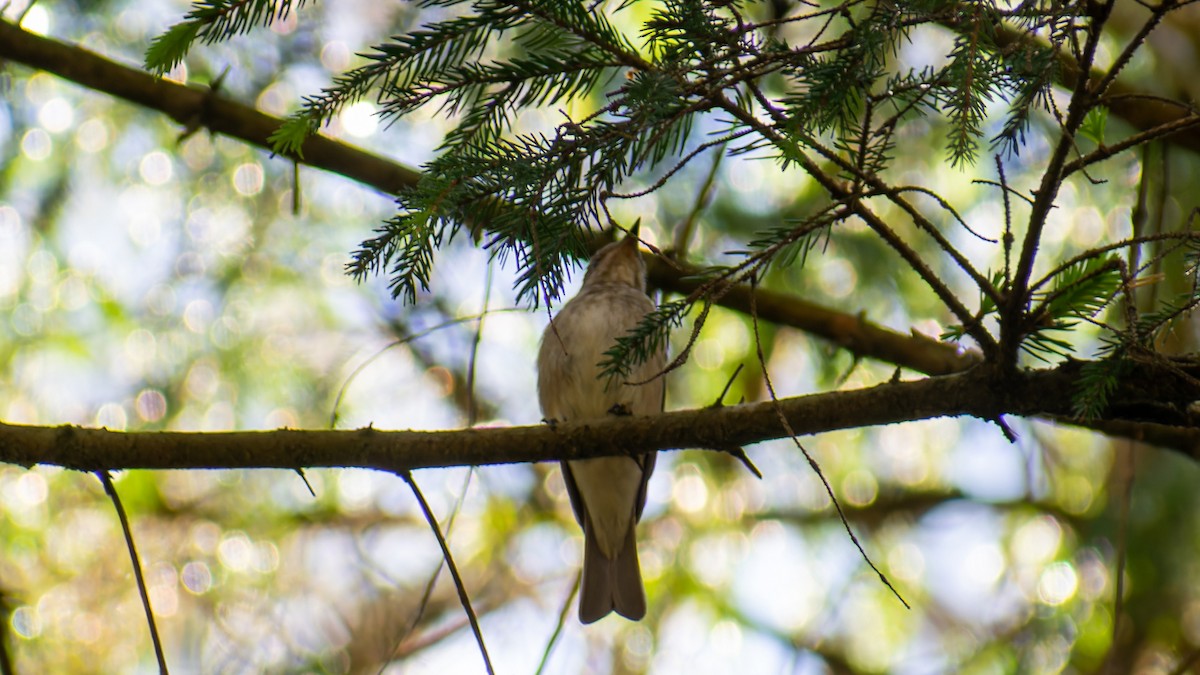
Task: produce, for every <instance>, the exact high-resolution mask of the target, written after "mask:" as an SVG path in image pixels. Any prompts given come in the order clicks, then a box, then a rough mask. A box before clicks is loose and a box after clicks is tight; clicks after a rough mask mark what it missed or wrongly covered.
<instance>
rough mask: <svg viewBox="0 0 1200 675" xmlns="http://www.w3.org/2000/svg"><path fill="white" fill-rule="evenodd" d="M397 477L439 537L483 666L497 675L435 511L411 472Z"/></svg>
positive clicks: (491, 673)
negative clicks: (401, 480) (409, 491)
mask: <svg viewBox="0 0 1200 675" xmlns="http://www.w3.org/2000/svg"><path fill="white" fill-rule="evenodd" d="M397 475H399V476H400V477H401V478H403V479H404V482H405V483H408V486H409V487H410V488H412V491H413V496H415V497H416V498H417V503H419V504H420V505H421V513H423V514H425V522H427V523H429V529H431V530H433V536H435V537H437V542H438V546H440V547H441V549H442V558H443V559H444V560H445V561H446V567H448V568H450V576H451V577H453V578H454V588H455V589H457V590H458V599H459V602H461V603H462V606H463V611H465V612H466V613H467V619H468V620H470V622H471V632H473V633H474V634H475V642H476V644H478V645H479V653H480V655H481V656H483V665H484V666H485V667H486V668H487V672H488V675H495V673H496V670H495V668H493V667H492V659H491V657H490V656H488V651H487V645H485V644H484V643H483V631H482V630H480V628H479V617H478V616H476V615H475V609H474V608H473V607H471V598H470V597H469V596H468V595H467V587H466V585H465V584H464V583H463V580H462V576H461V575H460V574H459V573H458V565H456V564H455V563H454V556H453V555H451V553H450V546H449V545H448V544H447V543H446V538H445V537H444V536H442V528H441V527H440V526H439V525H438V522H437V518H436V517H435V516H434V515H433V509H431V508H429V502H427V501H425V495H424V494H422V493H421V488H420V487H418V486H417V481H416V480H415V479H413V475H412V472H411V471H403V472H400V473H399V474H397Z"/></svg>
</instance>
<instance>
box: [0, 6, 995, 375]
mask: <svg viewBox="0 0 1200 675" xmlns="http://www.w3.org/2000/svg"><path fill="white" fill-rule="evenodd" d="M0 58H4V59H9V60H12V61H15V62H17V63H22V64H24V65H26V66H29V67H31V68H36V69H40V70H44V71H46V72H49V73H54V74H55V75H58V76H59V77H62V78H65V79H68V80H71V81H72V82H75V83H77V84H80V85H82V86H84V87H87V88H89V89H93V90H95V91H99V92H103V93H106V94H110V95H112V96H116V97H119V98H122V99H125V100H127V101H130V102H132V103H136V104H138V105H140V106H143V107H145V108H149V109H151V110H157V111H159V112H162V113H165V114H166V115H168V116H169V117H171V118H172V119H173V120H175V121H176V122H178V123H180V124H182V125H185V126H187V125H195V124H196V123H197V122H199V124H201V125H203V126H205V127H206V128H208V129H210V130H211V131H213V132H215V133H219V134H224V135H227V136H230V137H232V138H237V139H239V140H241V141H244V142H246V143H249V144H251V145H256V146H258V147H260V148H264V149H267V150H270V149H271V144H270V142H269V141H268V140H267V139H268V137H269V136H270V135H271V134H272V133H273V132H274V131H275V130H276V129H277V128H279V125H281V124H282V123H283V120H281V119H279V118H277V117H272V116H270V115H266V114H264V113H261V112H259V111H257V110H254V109H253V108H250V107H247V106H244V105H241V104H239V103H235V102H233V101H231V100H229V99H226V98H223V97H221V96H217V95H215V94H213V93H212V92H209V91H206V90H203V89H200V88H198V87H193V86H187V85H182V84H178V83H175V82H171V81H169V80H163V79H159V78H156V77H154V76H152V75H150V74H148V73H145V72H143V71H141V70H138V69H136V68H131V67H129V66H124V65H121V64H119V63H115V62H113V61H110V60H108V59H106V58H104V57H102V56H99V55H97V54H94V53H92V52H89V51H87V50H85V49H83V48H81V47H78V46H75V45H70V44H65V43H62V42H58V41H56V40H52V39H49V38H45V37H41V36H39V35H34V34H33V33H29V32H26V31H24V30H21V29H20V28H18V27H17V26H15V25H13V24H11V23H8V22H6V21H0ZM302 151H303V153H304V158H303V159H299V158H296V157H292V158H291V159H293V160H295V161H299V162H303V163H305V164H308V165H309V166H312V167H315V168H319V169H324V170H326V171H330V172H333V173H337V174H339V175H342V176H345V177H347V178H350V179H351V180H354V181H357V182H359V183H362V184H364V185H369V186H371V187H374V188H376V189H378V190H380V191H382V192H386V193H389V194H394V193H396V192H399V191H400V190H402V189H404V188H406V187H411V186H413V185H415V184H416V182H417V180H419V179H420V173H419V172H417V171H415V170H413V169H410V168H408V167H405V166H402V165H400V164H397V163H395V162H392V161H390V160H387V159H384V158H382V157H379V156H378V155H373V154H371V153H369V152H366V151H364V150H361V149H359V148H355V147H353V146H350V145H347V144H345V143H341V142H339V141H335V140H333V139H330V138H327V137H324V136H316V135H314V136H311V137H309V139H308V140H307V141H306V142H305V144H304V146H303V148H302ZM648 262H650V263H651V267H650V273H651V283H653V284H654V285H656V286H658V287H660V288H663V289H665V290H668V291H671V292H674V293H680V294H683V295H687V294H689V293H691V292H692V291H694V290H695V289H696V286H697V284H696V282H695V281H694V280H692V279H688V278H687V277H688V276H689V275H690V274H691V273H692V272H691V271H688V270H680V269H675V268H672V267H671V266H668V265H666V264H664V263H663V262H662V261H659V260H656V259H653V258H648ZM758 293H759V308H758V309H759V316H760V318H762V319H764V320H766V321H770V322H772V323H776V324H781V325H787V326H792V327H795V328H799V329H801V330H804V331H808V332H811V333H813V334H814V335H817V336H819V337H822V338H825V339H827V340H830V341H831V342H833V343H835V344H837V345H838V346H841V347H844V348H846V349H848V350H850V351H852V352H854V353H855V354H857V355H859V356H866V357H871V358H876V359H881V360H883V361H887V362H889V363H894V364H896V365H899V366H903V367H905V368H910V369H912V370H916V371H918V372H922V373H926V374H929V375H942V374H946V373H951V372H957V371H959V370H963V369H965V368H967V367H969V366H970V365H971V364H972V363H975V362H976V361H977V358H976V357H975V356H974V355H963V354H960V353H959V352H958V350H957V349H956V348H955V347H954V346H953V345H947V344H942V343H939V342H937V341H936V340H933V339H930V338H927V337H924V336H916V335H914V336H909V335H905V334H903V333H899V332H895V331H891V330H888V329H886V328H882V327H880V326H877V325H875V324H872V323H870V322H868V321H866V320H864V319H863V318H862V317H860V316H855V315H853V314H847V313H845V312H838V311H835V310H832V309H828V308H825V307H821V306H819V305H816V304H814V303H810V302H806V301H803V300H800V299H798V298H793V297H790V296H787V295H785V294H783V293H772V292H770V291H764V290H759V291H758ZM749 294H750V289H749V287H748V286H744V285H742V286H735V287H733V288H732V289H731V290H730V291H729V292H728V293H726V295H725V296H724V297H723V298H721V299H720V301H719V303H718V304H721V305H723V306H725V307H728V308H730V309H733V310H735V311H739V312H742V313H748V312H749V306H750V305H749V297H750V295H749Z"/></svg>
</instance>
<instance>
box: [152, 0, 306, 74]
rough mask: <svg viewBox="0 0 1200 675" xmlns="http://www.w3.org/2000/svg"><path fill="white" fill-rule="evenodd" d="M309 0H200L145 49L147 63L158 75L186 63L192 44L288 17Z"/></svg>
mask: <svg viewBox="0 0 1200 675" xmlns="http://www.w3.org/2000/svg"><path fill="white" fill-rule="evenodd" d="M305 2H306V0H200V1H198V2H196V3H194V4H193V5H192V9H191V11H189V12H188V13H187V16H185V17H184V19H183V21H181V22H180V23H177V24H175V25H174V26H171V27H170V28H169V29H167V32H165V33H163V34H162V35H160V36H158V37H157V38H155V39H154V40H153V41H152V42H151V43H150V47H149V48H148V49H147V50H146V57H145V65H146V68H147V69H148V70H151V71H153V72H154V73H157V74H159V75H162V74H163V73H166V72H167V71H169V70H171V69H172V68H174V67H175V66H177V65H179V64H180V63H182V62H183V59H184V58H185V57H186V56H187V53H188V50H189V49H191V47H192V44H193V43H194V42H195V41H196V40H197V39H199V40H200V41H201V42H203V43H204V44H213V43H215V42H220V41H222V40H227V39H229V38H230V37H233V36H235V35H241V34H244V33H248V32H250V31H251V30H253V29H254V28H257V27H259V26H267V25H270V24H271V23H272V22H273V21H278V20H281V19H285V18H287V15H288V14H289V13H290V12H291V11H292V7H293V6H295V7H296V8H297V9H299V8H300V7H303V6H304V3H305Z"/></svg>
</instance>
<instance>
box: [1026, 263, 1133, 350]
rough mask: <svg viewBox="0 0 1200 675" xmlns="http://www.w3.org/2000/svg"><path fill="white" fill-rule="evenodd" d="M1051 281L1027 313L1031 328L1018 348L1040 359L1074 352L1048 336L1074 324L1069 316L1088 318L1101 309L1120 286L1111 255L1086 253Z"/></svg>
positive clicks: (1118, 264)
mask: <svg viewBox="0 0 1200 675" xmlns="http://www.w3.org/2000/svg"><path fill="white" fill-rule="evenodd" d="M1051 280H1053V282H1054V286H1053V289H1052V290H1051V291H1049V292H1048V293H1044V294H1035V296H1036V295H1040V296H1041V298H1040V302H1039V303H1038V305H1037V306H1036V307H1035V309H1034V310H1033V311H1031V312H1030V317H1031V320H1032V321H1033V322H1034V326H1033V328H1032V329H1031V330H1030V333H1029V335H1028V336H1027V337H1026V339H1025V341H1024V342H1022V343H1021V348H1022V349H1024V350H1025V352H1026V353H1028V354H1029V355H1030V356H1033V357H1034V358H1037V359H1039V360H1042V361H1048V360H1049V359H1048V358H1047V357H1050V356H1059V357H1064V356H1067V355H1069V354H1070V353H1071V352H1073V351H1074V347H1072V346H1071V344H1070V343H1069V342H1066V341H1065V340H1061V339H1059V338H1056V337H1053V336H1051V335H1050V332H1051V331H1053V332H1058V333H1061V332H1063V331H1068V330H1070V329H1072V328H1074V327H1075V325H1076V324H1077V323H1078V321H1074V320H1072V319H1078V318H1091V317H1093V316H1095V315H1096V314H1097V313H1099V312H1100V310H1102V309H1104V308H1105V307H1106V306H1108V304H1109V303H1110V302H1112V300H1113V298H1114V297H1115V296H1116V293H1117V291H1118V289H1120V287H1121V263H1120V260H1119V259H1118V258H1116V257H1115V256H1105V257H1102V256H1089V257H1086V258H1084V259H1082V260H1079V261H1077V262H1074V263H1072V264H1070V265H1067V266H1065V267H1063V268H1061V269H1060V270H1058V271H1057V272H1056V273H1055V274H1052V275H1051V276H1050V277H1048V278H1047V280H1046V281H1051Z"/></svg>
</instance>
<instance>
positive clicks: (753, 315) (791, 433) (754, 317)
mask: <svg viewBox="0 0 1200 675" xmlns="http://www.w3.org/2000/svg"><path fill="white" fill-rule="evenodd" d="M757 281H758V280H757V278H756V277H753V276H752V277H750V288H751V290H752V291H753V289H754V287H755V286H756V285H757ZM756 309H757V308H756V307H755V305H754V295H753V293H752V294H751V296H750V321H751V323H752V325H753V326H754V349H755V352H756V354H757V355H758V363H759V365H761V366H762V371H763V379H764V380H765V382H766V385H767V392H768V393H770V395H771V402H772V403H773V404H774V405H775V413H776V415H777V416H778V417H779V422H780V423H781V424H782V425H783V428H784V430H785V431H787V433H788V438H790V439H792V443H794V444H795V445H796V447H797V448H799V449H800V452H801V454H803V455H804V459H806V460H808V465H809V466H811V467H812V470H813V471H814V472H815V473H816V474H817V478H819V479H820V480H821V484H822V485H824V486H825V492H826V493H827V494H828V495H829V500H830V501H831V502H833V507H834V508H835V509H837V514H838V518H841V520H842V527H844V528H846V534H848V535H850V541H852V542H854V546H855V548H857V549H858V553H859V554H860V555H861V556H862V559H863V560H864V561H865V562H866V563H867V565H868V566H870V568H871V569H872V570H874V571H875V574H877V575H879V580H880V581H881V582H883V585H884V586H887V587H888V590H890V591H891V592H892V594H893V595H895V596H896V599H897V600H899V601H900V604H902V605H904V609H912V607H910V606H909V604H908V603H907V602H906V601H905V600H904V597H903V596H901V595H900V591H897V590H896V587H895V586H893V585H892V582H890V581H888V578H887V576H885V575H884V573H883V572H882V571H880V569H879V568H878V567H876V566H875V563H874V562H872V561H871V558H870V556H868V555H867V552H866V551H865V550H864V549H863V547H862V544H860V543H859V541H858V537H856V536H855V535H854V530H852V529H850V521H849V520H847V519H846V513H845V512H844V511H842V505H841V503H840V502H839V501H838V498H837V495H835V494H834V493H833V487H832V486H830V485H829V480H828V479H826V478H825V474H824V472H822V471H821V467H820V465H818V464H817V461H816V460H815V459H813V458H812V455H810V454H808V450H806V449H805V447H804V445H802V444H801V443H800V439H799V438H797V437H796V432H795V430H794V429H792V423H791V422H789V421H788V418H787V415H785V414H783V408H781V407H780V405H779V398H778V397H777V396H776V395H775V385H774V384H772V383H771V375H770V373H769V372H767V362H766V359H765V358H764V356H763V348H762V340H760V339H759V335H758V312H757V311H756Z"/></svg>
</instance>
